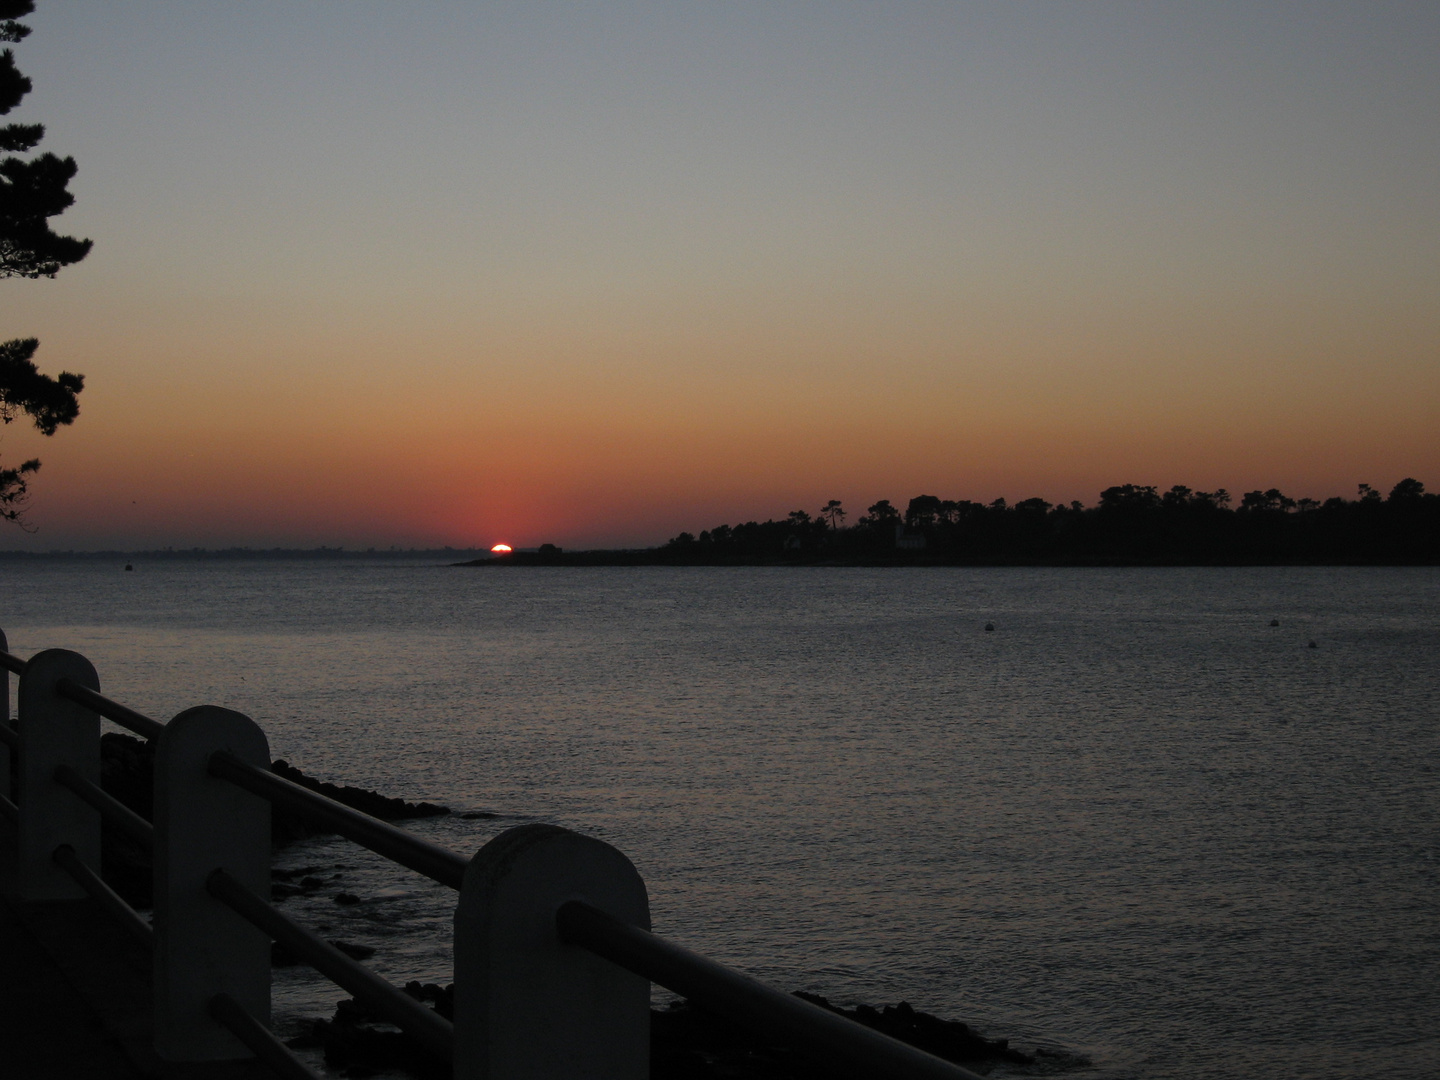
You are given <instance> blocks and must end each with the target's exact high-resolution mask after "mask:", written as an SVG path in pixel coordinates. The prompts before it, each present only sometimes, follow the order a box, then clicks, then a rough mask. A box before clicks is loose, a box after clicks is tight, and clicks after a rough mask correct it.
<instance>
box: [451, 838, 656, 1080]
mask: <svg viewBox="0 0 1440 1080" xmlns="http://www.w3.org/2000/svg"><path fill="white" fill-rule="evenodd" d="M567 900H584V901H586V902H588V903H590V904H593V905H594V906H595V907H598V908H600V909H602V910H604V911H606V912H608V913H610V914H611V915H614V916H615V917H616V918H618V919H623V920H624V921H626V922H629V923H632V924H634V925H637V926H642V927H644V928H645V929H647V930H648V929H649V928H650V902H649V898H648V897H647V895H646V892H645V883H644V881H642V880H641V878H640V875H639V874H638V873H636V871H635V867H634V866H632V865H631V863H630V860H629V859H627V858H626V857H625V856H624V855H622V854H621V853H620V852H619V851H617V850H616V849H615V848H613V847H611V846H610V845H609V844H606V843H604V842H602V841H600V840H595V839H592V838H591V837H588V836H581V835H580V834H579V833H574V832H571V831H569V830H568V829H561V828H558V827H556V826H553V825H522V826H520V827H519V828H516V829H510V830H509V831H507V832H505V833H502V834H501V835H500V836H497V837H496V838H495V839H494V840H492V841H490V843H488V844H486V845H485V846H484V847H483V848H481V849H480V851H479V853H477V854H476V856H475V858H474V859H473V860H471V862H470V866H469V868H468V869H467V870H466V871H465V880H464V884H463V886H462V887H461V890H460V905H459V907H458V908H457V909H456V911H455V1074H454V1075H455V1078H456V1080H552V1078H554V1077H566V1078H568V1080H645V1077H647V1076H648V1075H649V1072H650V984H649V982H648V981H646V980H645V979H644V978H642V977H640V976H638V975H632V974H631V973H630V972H628V971H625V970H624V969H622V968H619V967H616V966H615V965H614V964H611V963H610V962H609V961H607V960H602V959H600V958H599V957H598V956H595V955H594V954H593V953H591V952H588V951H587V950H585V949H582V948H579V947H577V946H574V945H567V944H565V943H564V942H562V941H561V940H560V937H559V934H558V933H557V932H556V929H555V912H556V911H557V910H558V909H559V907H560V905H561V904H563V903H565V902H566V901H567Z"/></svg>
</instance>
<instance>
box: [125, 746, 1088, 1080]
mask: <svg viewBox="0 0 1440 1080" xmlns="http://www.w3.org/2000/svg"><path fill="white" fill-rule="evenodd" d="M100 749H101V787H102V788H104V790H105V791H107V792H108V793H109V794H111V795H112V796H114V797H115V798H116V799H118V800H119V801H120V802H122V803H124V804H125V805H126V806H127V807H129V808H130V809H131V810H133V811H134V812H135V813H137V814H139V815H140V816H141V817H143V818H145V819H146V820H147V821H149V820H151V819H152V816H153V809H154V807H153V791H154V775H155V757H154V749H153V747H152V746H151V744H150V743H148V742H146V741H144V740H142V739H137V738H134V737H132V736H129V735H122V734H120V733H118V732H107V733H106V734H104V735H102V736H101V740H100ZM271 770H272V771H273V772H274V773H275V774H276V775H277V776H281V777H284V778H285V779H286V780H289V781H291V782H293V783H296V784H300V785H301V786H303V787H306V788H309V789H310V790H312V791H316V792H319V793H320V794H322V795H325V796H327V797H329V798H331V799H335V800H336V801H337V802H341V803H344V804H345V805H346V806H351V807H353V808H355V809H356V810H360V811H362V812H363V813H366V814H370V815H372V816H373V817H377V818H381V819H382V820H386V821H404V820H408V819H414V818H423V817H436V816H439V815H442V814H448V813H450V810H449V808H448V807H444V806H439V805H436V804H434V803H429V802H419V803H411V802H406V801H405V800H404V799H395V798H390V797H388V796H385V795H381V794H379V793H377V792H374V791H369V790H366V789H364V788H358V787H353V786H350V785H341V784H331V783H327V782H325V781H322V780H317V779H315V778H314V777H311V776H307V775H306V774H305V773H303V772H302V771H301V770H299V769H297V768H295V767H294V766H292V765H290V764H289V763H287V762H285V761H283V760H277V761H275V762H273V763H272V764H271ZM465 816H467V817H468V816H477V817H478V816H485V817H489V816H492V815H488V814H486V815H479V814H475V815H468V814H467V815H465ZM104 828H105V833H104V844H103V852H104V857H103V862H102V867H101V871H102V876H103V877H104V879H105V881H106V882H107V883H108V884H109V885H110V886H111V888H113V889H115V891H116V892H118V893H119V894H120V895H121V896H122V897H124V898H125V900H126V901H127V902H128V903H129V904H130V905H131V906H132V907H135V908H137V909H140V910H145V909H148V908H150V907H151V906H152V904H153V901H152V892H151V860H150V853H149V852H148V851H146V850H144V849H143V848H141V847H140V846H139V845H138V844H136V843H135V842H134V841H132V840H131V839H129V838H128V837H127V836H125V835H124V834H123V833H121V832H120V831H119V830H115V829H111V828H110V827H109V826H108V825H107V826H105V827H104ZM323 833H324V831H323V830H320V829H316V828H314V827H313V826H311V825H309V824H308V823H306V822H304V821H302V820H300V819H299V818H297V817H295V816H294V815H293V814H290V813H287V812H286V811H284V810H282V809H280V808H278V807H277V808H275V809H274V811H273V814H272V817H271V840H272V843H273V844H274V846H275V847H276V848H282V847H284V846H286V845H288V844H291V843H294V842H295V841H297V840H302V839H305V838H307V837H311V836H318V835H323ZM322 875H324V868H323V867H315V866H311V867H303V868H299V869H292V870H281V869H277V870H274V871H272V881H271V895H272V897H273V899H274V900H275V902H277V903H280V902H283V901H285V900H286V899H288V898H290V897H292V896H307V895H311V894H315V893H319V892H321V891H329V890H332V889H335V888H337V887H338V882H337V878H338V875H334V874H331V875H328V876H322ZM332 899H333V900H334V901H335V902H336V903H337V904H341V905H348V904H356V903H360V902H361V898H360V897H358V896H354V895H352V894H350V893H347V892H344V891H339V892H336V893H335V894H334V896H333V897H332ZM330 944H332V945H334V946H335V947H336V948H338V949H339V950H340V951H341V952H344V953H345V954H346V955H348V956H350V957H352V958H354V959H357V960H365V959H368V958H369V957H370V956H372V955H374V952H375V950H374V949H373V948H371V947H369V946H367V945H357V944H354V943H351V942H346V941H342V940H336V941H331V942H330ZM297 962H299V961H298V958H297V957H295V956H293V955H291V954H290V952H289V950H288V949H285V948H284V947H283V946H280V945H278V944H276V945H274V946H273V947H272V951H271V963H272V964H273V965H274V966H276V967H288V966H291V965H293V964H295V963H297ZM404 989H405V992H406V993H408V994H409V995H410V996H411V997H413V998H415V999H416V1000H418V1001H423V1002H425V1003H426V1004H428V1005H429V1006H430V1007H431V1008H433V1009H435V1010H436V1011H437V1012H438V1013H440V1015H442V1016H444V1017H446V1018H447V1019H448V1018H451V1017H452V1015H453V999H452V987H450V986H443V987H442V986H440V985H438V984H435V983H424V984H422V983H419V982H411V983H407V984H406V986H405V988H404ZM796 996H797V997H800V998H803V999H804V1000H806V1001H809V1002H811V1003H812V1004H814V1005H818V1006H820V1007H821V1008H823V1009H828V1010H829V1011H831V1012H834V1013H837V1014H839V1015H841V1016H846V1017H848V1018H850V1019H852V1020H854V1021H856V1022H857V1023H860V1024H864V1025H865V1026H866V1027H870V1028H874V1029H875V1030H877V1031H880V1032H882V1033H884V1034H886V1035H889V1036H891V1037H892V1038H896V1039H899V1040H901V1041H902V1042H906V1043H909V1044H911V1045H912V1046H916V1047H919V1048H920V1049H922V1050H925V1051H926V1052H927V1053H931V1054H934V1055H936V1056H937V1057H941V1058H944V1059H945V1060H947V1061H952V1062H954V1063H956V1064H958V1065H963V1066H964V1067H966V1068H968V1069H970V1070H972V1071H973V1072H978V1073H981V1074H985V1073H989V1072H990V1071H992V1070H993V1069H995V1068H997V1067H1000V1066H1005V1067H1006V1069H1007V1072H1009V1073H1012V1074H1023V1075H1050V1074H1055V1073H1062V1072H1068V1071H1071V1070H1073V1069H1080V1068H1086V1067H1088V1066H1089V1064H1090V1063H1089V1062H1088V1061H1087V1060H1086V1059H1084V1058H1082V1057H1079V1056H1076V1055H1073V1054H1068V1053H1065V1052H1063V1051H1058V1050H1052V1049H1046V1048H1043V1047H1041V1048H1037V1049H1036V1050H1035V1051H1034V1052H1033V1053H1024V1052H1022V1051H1019V1050H1016V1049H1014V1048H1013V1047H1011V1046H1010V1044H1009V1041H1008V1040H1006V1039H987V1038H986V1037H985V1036H983V1035H981V1034H980V1033H979V1032H977V1031H975V1030H974V1029H973V1028H971V1027H970V1026H969V1025H967V1024H964V1023H961V1022H960V1021H958V1020H942V1019H940V1018H939V1017H936V1016H932V1015H931V1014H929V1013H925V1012H921V1011H920V1010H918V1009H915V1008H913V1007H911V1005H910V1004H909V1003H908V1002H904V1001H902V1002H900V1003H899V1004H897V1005H885V1006H881V1007H879V1008H875V1007H872V1006H869V1005H858V1006H856V1007H854V1008H851V1009H846V1008H843V1007H840V1006H838V1005H835V1004H832V1003H831V1002H830V1001H829V1000H828V999H826V998H824V997H821V996H819V995H817V994H807V993H804V992H800V991H797V992H796ZM289 1045H290V1046H291V1047H293V1048H295V1049H311V1050H317V1049H318V1050H321V1051H322V1052H323V1053H324V1056H325V1062H326V1064H327V1066H329V1067H330V1068H331V1069H334V1070H336V1071H337V1072H338V1074H339V1075H341V1076H345V1077H357V1078H358V1077H368V1076H373V1075H375V1074H377V1073H379V1072H391V1073H394V1072H401V1073H405V1074H407V1075H410V1076H414V1077H416V1078H417V1080H432V1078H434V1080H440V1078H442V1077H448V1076H449V1075H450V1066H449V1064H448V1063H446V1062H442V1061H440V1060H439V1059H437V1058H434V1057H433V1056H431V1055H429V1054H428V1053H427V1052H426V1051H425V1050H424V1049H422V1048H421V1047H420V1046H419V1044H417V1043H416V1042H414V1040H412V1039H411V1038H410V1037H409V1036H407V1035H405V1034H404V1033H403V1032H401V1031H400V1030H399V1029H397V1028H396V1027H394V1026H393V1025H391V1024H389V1023H387V1022H385V1021H384V1020H382V1019H381V1018H380V1017H378V1016H375V1015H373V1014H371V1013H370V1012H369V1011H368V1010H367V1009H366V1008H365V1007H364V1006H363V1005H361V1004H360V1003H358V1002H356V1001H354V1000H351V999H346V1000H343V1001H340V1002H339V1003H338V1004H337V1006H336V1010H335V1013H334V1015H333V1016H332V1017H331V1018H330V1019H328V1020H321V1019H317V1020H312V1021H310V1022H309V1026H308V1028H307V1029H306V1030H305V1031H303V1032H302V1033H301V1034H300V1035H298V1036H296V1037H294V1038H292V1039H290V1040H289ZM650 1045H651V1071H650V1075H651V1078H652V1080H822V1078H826V1080H828V1078H829V1077H831V1076H833V1075H834V1074H833V1072H832V1070H830V1069H829V1068H827V1067H825V1066H823V1065H821V1064H818V1063H816V1062H815V1061H813V1060H812V1059H811V1058H810V1056H809V1055H808V1054H807V1053H806V1052H805V1051H803V1050H801V1049H799V1048H797V1047H794V1046H790V1045H788V1044H786V1043H785V1042H783V1041H776V1040H774V1039H769V1038H766V1037H764V1036H759V1035H756V1034H755V1033H753V1032H751V1031H749V1030H747V1029H745V1028H744V1027H742V1026H740V1025H738V1024H735V1023H733V1022H731V1021H728V1020H725V1019H724V1018H722V1017H719V1016H717V1015H715V1014H714V1013H710V1012H707V1011H706V1010H704V1009H702V1008H700V1007H698V1006H696V1005H694V1004H693V1003H691V1002H688V1001H677V1002H674V1003H672V1004H671V1005H669V1006H668V1007H666V1008H663V1009H652V1010H651V1014H650Z"/></svg>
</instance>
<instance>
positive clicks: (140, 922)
mask: <svg viewBox="0 0 1440 1080" xmlns="http://www.w3.org/2000/svg"><path fill="white" fill-rule="evenodd" d="M50 857H51V858H52V859H54V860H55V861H56V862H57V863H59V864H60V866H61V867H62V868H63V869H64V870H65V872H66V873H67V874H69V875H70V876H71V877H72V878H74V879H75V880H76V882H77V883H79V885H80V887H81V888H82V889H84V890H85V891H86V892H87V893H89V894H90V895H91V896H92V897H94V898H95V900H96V901H98V902H99V904H100V906H101V907H103V908H105V909H106V910H107V911H109V912H110V914H112V915H114V916H115V918H116V919H118V920H119V922H120V925H121V926H123V927H124V928H125V929H126V930H128V931H129V932H130V933H131V934H133V935H134V936H135V937H136V938H138V939H139V940H140V941H142V942H144V943H145V945H146V946H149V947H152V948H153V947H154V945H155V931H154V930H152V929H151V927H150V924H149V923H147V922H146V921H145V920H144V919H142V918H141V917H140V916H139V915H138V914H136V912H135V909H134V908H132V907H131V906H130V905H129V904H127V903H126V902H125V901H124V900H122V899H121V898H120V894H119V893H117V892H116V891H115V890H114V889H112V888H110V886H109V885H106V884H105V882H103V881H101V880H100V877H99V875H97V874H96V873H95V871H94V870H91V869H90V868H89V867H88V866H86V865H85V864H84V863H83V862H81V861H80V856H79V855H76V854H75V849H74V848H72V847H71V846H70V845H69V844H61V845H60V846H59V847H57V848H56V849H55V850H54V852H52V853H51V856H50Z"/></svg>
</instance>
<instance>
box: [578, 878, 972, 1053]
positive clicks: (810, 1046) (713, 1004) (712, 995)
mask: <svg viewBox="0 0 1440 1080" xmlns="http://www.w3.org/2000/svg"><path fill="white" fill-rule="evenodd" d="M555 928H556V930H558V931H559V934H560V937H561V939H562V940H564V941H567V942H569V943H570V944H572V945H579V946H581V947H583V948H586V949H589V950H590V951H591V952H593V953H595V954H596V955H597V956H603V957H604V958H605V959H606V960H609V961H610V962H611V963H614V964H618V965H619V966H620V967H622V968H625V969H626V970H627V971H633V972H634V973H635V974H637V975H643V976H644V977H645V978H647V979H649V980H650V981H651V982H654V983H659V984H660V985H661V986H664V987H666V988H668V989H670V990H673V991H675V992H676V993H677V994H681V995H683V996H684V997H687V998H689V999H690V1000H691V1001H693V1002H695V1004H697V1005H699V1006H701V1007H702V1008H705V1009H710V1010H712V1011H713V1012H716V1013H720V1014H721V1015H723V1016H728V1017H730V1018H731V1019H734V1020H738V1021H740V1022H742V1023H744V1024H747V1025H749V1026H751V1027H753V1028H755V1029H756V1030H758V1031H761V1032H764V1033H765V1034H767V1035H771V1036H774V1037H776V1038H780V1039H785V1040H791V1041H794V1042H797V1043H801V1044H803V1045H804V1046H805V1048H806V1049H807V1050H809V1051H811V1052H812V1053H814V1054H815V1055H816V1056H817V1057H820V1058H821V1059H823V1060H825V1061H826V1062H827V1063H828V1064H830V1065H831V1066H833V1067H834V1068H835V1069H837V1070H838V1071H839V1072H841V1073H842V1074H844V1075H849V1076H856V1077H860V1076H864V1077H874V1076H895V1077H906V1078H907V1080H980V1078H979V1077H978V1076H977V1075H976V1074H975V1073H973V1072H970V1071H969V1070H968V1069H962V1068H961V1067H960V1066H958V1065H953V1064H951V1063H950V1062H948V1061H945V1060H943V1059H941V1058H938V1057H935V1056H934V1055H933V1054H927V1053H925V1052H924V1051H923V1050H917V1049H915V1047H913V1046H910V1045H908V1044H906V1043H902V1042H900V1041H898V1040H896V1039H892V1038H890V1037H889V1036H887V1035H882V1034H880V1033H879V1032H878V1031H873V1030H871V1029H870V1028H867V1027H865V1026H864V1025H863V1024H857V1023H856V1022H855V1021H853V1020H849V1019H847V1018H846V1017H843V1016H839V1015H837V1014H835V1013H832V1012H827V1011H826V1010H824V1009H822V1008H820V1007H819V1006H818V1005H812V1004H810V1003H809V1002H808V1001H802V1000H801V999H799V998H797V997H792V996H790V995H789V994H782V993H781V992H780V991H778V990H773V989H771V988H770V987H768V986H766V985H765V984H764V983H761V982H758V981H756V980H755V979H752V978H750V977H749V976H748V975H742V974H740V973H739V972H738V971H732V970H731V969H730V968H727V967H726V966H725V965H723V964H717V963H716V962H715V961H714V960H710V959H708V958H707V957H704V956H701V955H699V954H698V953H693V952H691V951H690V950H689V949H686V948H682V947H681V946H679V945H676V944H674V943H672V942H669V941H666V940H665V939H663V938H659V937H656V936H655V935H654V934H651V933H650V932H649V931H647V930H642V929H640V928H639V927H638V926H631V925H629V924H628V923H624V922H621V921H620V920H619V919H616V918H615V917H614V916H612V915H607V914H606V913H605V912H603V911H601V910H600V909H599V908H597V907H592V906H591V905H590V904H587V903H584V902H583V901H580V900H571V901H569V902H567V903H565V904H562V905H561V906H560V909H559V910H558V911H557V912H556V913H555Z"/></svg>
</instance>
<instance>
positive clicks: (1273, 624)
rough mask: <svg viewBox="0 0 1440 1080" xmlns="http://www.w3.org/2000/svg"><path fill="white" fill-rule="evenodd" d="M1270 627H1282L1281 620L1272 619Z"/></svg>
mask: <svg viewBox="0 0 1440 1080" xmlns="http://www.w3.org/2000/svg"><path fill="white" fill-rule="evenodd" d="M1270 625H1271V626H1279V625H1280V620H1279V619H1271V620H1270Z"/></svg>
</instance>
